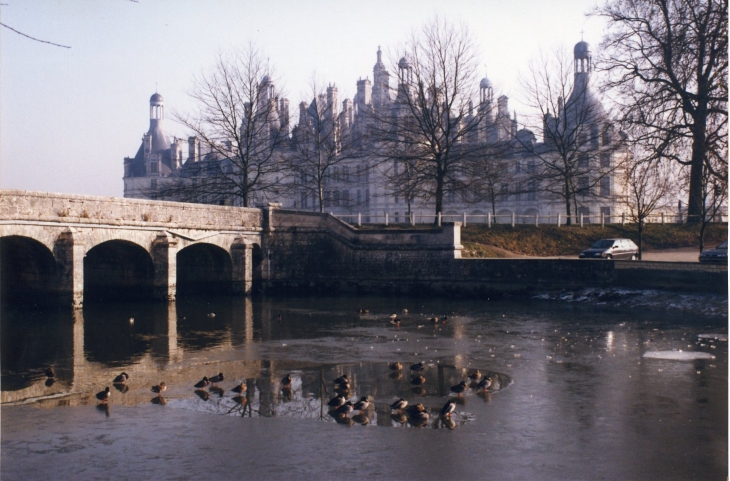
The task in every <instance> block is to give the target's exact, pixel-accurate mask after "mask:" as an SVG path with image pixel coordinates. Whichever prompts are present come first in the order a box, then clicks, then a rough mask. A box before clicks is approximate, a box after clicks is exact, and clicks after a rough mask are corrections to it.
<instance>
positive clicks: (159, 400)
mask: <svg viewBox="0 0 730 481" xmlns="http://www.w3.org/2000/svg"><path fill="white" fill-rule="evenodd" d="M150 402H151V403H152V404H159V405H160V406H164V405H165V404H167V400H165V397H164V396H162V395H159V396H155V397H153V398H152V399H151V400H150Z"/></svg>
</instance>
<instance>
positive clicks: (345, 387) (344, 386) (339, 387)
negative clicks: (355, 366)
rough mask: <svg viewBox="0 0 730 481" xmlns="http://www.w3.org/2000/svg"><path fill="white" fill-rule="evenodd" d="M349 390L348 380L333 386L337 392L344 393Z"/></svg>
mask: <svg viewBox="0 0 730 481" xmlns="http://www.w3.org/2000/svg"><path fill="white" fill-rule="evenodd" d="M349 390H350V383H349V382H341V383H339V384H338V385H337V386H335V391H337V392H339V393H346V392H348V391H349Z"/></svg>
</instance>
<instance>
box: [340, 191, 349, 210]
mask: <svg viewBox="0 0 730 481" xmlns="http://www.w3.org/2000/svg"><path fill="white" fill-rule="evenodd" d="M342 205H343V206H345V207H350V191H349V190H343V191H342Z"/></svg>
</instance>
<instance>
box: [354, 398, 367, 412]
mask: <svg viewBox="0 0 730 481" xmlns="http://www.w3.org/2000/svg"><path fill="white" fill-rule="evenodd" d="M369 406H370V401H368V398H367V396H363V397H361V398H360V400H359V401H358V402H356V403H355V405H354V406H353V407H354V409H355V411H360V413H362V412H363V411H365V410H366V409H367V408H368V407H369Z"/></svg>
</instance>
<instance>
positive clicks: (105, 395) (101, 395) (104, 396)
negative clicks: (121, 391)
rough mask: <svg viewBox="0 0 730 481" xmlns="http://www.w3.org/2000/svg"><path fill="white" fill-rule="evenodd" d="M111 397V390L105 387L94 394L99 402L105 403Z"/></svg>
mask: <svg viewBox="0 0 730 481" xmlns="http://www.w3.org/2000/svg"><path fill="white" fill-rule="evenodd" d="M111 395H112V392H111V389H109V388H108V387H107V388H106V389H104V390H103V391H101V392H98V393H96V399H98V400H99V402H102V403H105V402H107V401H108V400H109V398H110V397H111Z"/></svg>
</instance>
